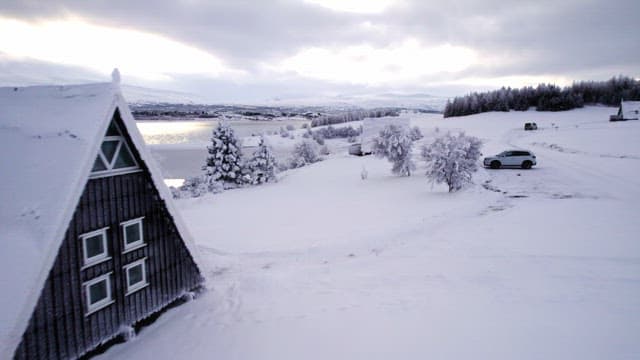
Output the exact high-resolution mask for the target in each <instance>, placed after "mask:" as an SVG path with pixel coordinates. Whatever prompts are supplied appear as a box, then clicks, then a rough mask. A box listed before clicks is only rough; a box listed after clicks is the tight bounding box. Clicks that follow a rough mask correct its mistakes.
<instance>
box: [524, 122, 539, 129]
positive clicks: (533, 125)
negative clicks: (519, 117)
mask: <svg viewBox="0 0 640 360" xmlns="http://www.w3.org/2000/svg"><path fill="white" fill-rule="evenodd" d="M524 129H525V130H538V124H536V123H534V122H533V123H525V124H524Z"/></svg>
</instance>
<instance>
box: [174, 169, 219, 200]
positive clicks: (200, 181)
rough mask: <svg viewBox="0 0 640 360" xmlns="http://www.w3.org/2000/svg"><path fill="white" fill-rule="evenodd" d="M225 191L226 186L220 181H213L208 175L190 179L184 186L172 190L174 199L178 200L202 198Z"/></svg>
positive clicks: (187, 179)
mask: <svg viewBox="0 0 640 360" xmlns="http://www.w3.org/2000/svg"><path fill="white" fill-rule="evenodd" d="M222 191H224V185H223V184H222V182H220V181H213V180H212V179H211V177H209V176H207V175H200V176H195V177H188V178H186V179H185V180H184V183H183V184H182V186H180V187H178V188H174V187H172V188H171V192H172V194H173V197H174V198H176V199H183V198H191V197H200V196H202V195H204V194H206V193H214V194H217V193H220V192H222Z"/></svg>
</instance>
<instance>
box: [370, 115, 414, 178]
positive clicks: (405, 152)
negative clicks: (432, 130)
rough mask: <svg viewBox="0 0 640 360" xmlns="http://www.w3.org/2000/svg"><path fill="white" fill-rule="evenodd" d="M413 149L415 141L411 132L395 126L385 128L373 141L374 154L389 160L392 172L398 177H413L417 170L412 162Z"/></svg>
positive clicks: (390, 125)
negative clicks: (413, 172) (412, 173)
mask: <svg viewBox="0 0 640 360" xmlns="http://www.w3.org/2000/svg"><path fill="white" fill-rule="evenodd" d="M412 148H413V140H411V135H410V134H409V131H408V130H407V129H406V128H405V127H403V126H399V125H395V124H389V125H387V126H385V127H384V128H383V129H382V130H381V131H380V135H378V136H377V137H376V138H374V139H373V153H374V154H375V155H376V156H377V157H381V158H386V159H387V160H389V161H390V162H391V163H392V164H393V167H392V169H391V172H392V173H394V174H396V175H407V176H411V171H412V170H413V169H415V165H414V163H413V161H411V150H412Z"/></svg>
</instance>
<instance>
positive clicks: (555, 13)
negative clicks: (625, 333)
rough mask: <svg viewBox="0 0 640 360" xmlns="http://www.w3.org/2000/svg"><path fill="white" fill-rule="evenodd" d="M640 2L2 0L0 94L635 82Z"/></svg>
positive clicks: (285, 92)
mask: <svg viewBox="0 0 640 360" xmlns="http://www.w3.org/2000/svg"><path fill="white" fill-rule="evenodd" d="M639 36H640V1H638V0H553V1H550V0H537V1H494V0H487V1H475V0H447V1H428V0H422V1H421V0H172V1H151V0H136V1H131V0H92V1H87V0H75V1H74V0H69V1H55V0H42V1H36V0H20V1H11V0H2V1H1V2H0V84H1V85H28V84H42V83H77V82H86V81H106V80H109V74H110V72H111V70H112V69H113V68H114V67H118V68H119V69H120V72H121V73H122V78H123V82H124V83H126V84H131V85H139V86H145V87H152V88H160V89H172V90H178V91H186V92H191V93H196V94H199V95H201V96H202V97H204V98H206V99H208V100H210V101H224V102H255V101H262V100H266V99H270V98H296V97H315V96H332V95H339V94H363V93H391V92H394V93H431V94H435V95H442V96H450V95H458V94H462V93H465V92H467V91H470V90H475V89H477V90H484V89H492V88H498V87H500V86H503V85H504V86H523V85H535V84H537V83H539V82H554V83H557V84H560V85H566V84H570V83H571V82H572V81H574V80H604V79H608V78H610V77H611V76H614V75H619V74H624V75H629V76H633V77H636V78H638V77H640V38H639Z"/></svg>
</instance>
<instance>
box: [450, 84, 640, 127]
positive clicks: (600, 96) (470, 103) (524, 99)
mask: <svg viewBox="0 0 640 360" xmlns="http://www.w3.org/2000/svg"><path fill="white" fill-rule="evenodd" d="M621 99H625V100H640V81H638V80H635V79H633V78H630V77H626V76H618V77H613V78H611V79H609V80H607V81H581V82H577V83H574V84H573V85H571V86H567V87H565V88H561V87H559V86H556V85H551V84H540V85H538V86H537V87H535V88H534V87H531V86H527V87H523V88H520V89H512V88H504V87H503V88H501V89H500V90H495V91H489V92H484V93H476V92H474V93H471V94H469V95H465V96H461V97H456V98H454V99H453V102H451V101H447V105H446V106H445V109H444V117H452V116H464V115H471V114H478V113H482V112H487V111H509V110H516V111H526V110H528V109H529V108H530V107H532V106H533V107H535V108H536V110H537V111H563V110H571V109H575V108H581V107H583V106H584V105H585V104H603V105H619V104H620V100H621Z"/></svg>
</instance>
